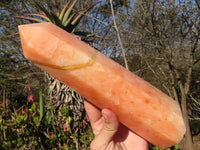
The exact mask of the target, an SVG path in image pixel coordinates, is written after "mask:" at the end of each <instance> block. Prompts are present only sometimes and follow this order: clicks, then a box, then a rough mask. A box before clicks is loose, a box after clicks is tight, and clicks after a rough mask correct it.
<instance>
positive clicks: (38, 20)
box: [15, 16, 45, 23]
mask: <svg viewBox="0 0 200 150" xmlns="http://www.w3.org/2000/svg"><path fill="white" fill-rule="evenodd" d="M15 18H20V19H26V20H30V21H35V22H38V23H42V22H45V21H43V20H41V19H37V18H33V17H24V16H15Z"/></svg>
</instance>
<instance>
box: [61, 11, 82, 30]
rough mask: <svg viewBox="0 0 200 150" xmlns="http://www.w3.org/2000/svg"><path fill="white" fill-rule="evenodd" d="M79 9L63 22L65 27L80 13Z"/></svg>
mask: <svg viewBox="0 0 200 150" xmlns="http://www.w3.org/2000/svg"><path fill="white" fill-rule="evenodd" d="M78 12H79V11H76V12H74V13H73V14H72V15H71V16H70V17H69V18H68V19H67V20H66V22H63V25H64V27H65V28H67V26H68V25H69V24H71V22H72V21H73V18H74V17H75V15H76V14H77V13H78Z"/></svg>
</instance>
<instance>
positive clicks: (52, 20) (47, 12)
mask: <svg viewBox="0 0 200 150" xmlns="http://www.w3.org/2000/svg"><path fill="white" fill-rule="evenodd" d="M35 5H36V6H37V7H38V8H39V9H40V10H42V11H43V12H44V13H45V15H46V16H47V17H48V18H49V19H50V21H51V22H52V23H55V22H54V19H53V17H52V16H51V14H50V12H49V11H48V10H46V9H45V8H44V7H42V6H41V5H40V4H39V3H37V2H35Z"/></svg>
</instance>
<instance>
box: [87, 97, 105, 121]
mask: <svg viewBox="0 0 200 150" xmlns="http://www.w3.org/2000/svg"><path fill="white" fill-rule="evenodd" d="M84 105H85V110H86V112H87V114H88V117H89V119H90V122H91V124H93V123H94V122H96V121H97V120H98V119H100V118H101V117H102V115H101V111H100V110H99V108H98V107H96V106H95V105H93V104H92V103H90V102H88V101H87V100H84Z"/></svg>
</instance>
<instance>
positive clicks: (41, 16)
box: [24, 14, 51, 22]
mask: <svg viewBox="0 0 200 150" xmlns="http://www.w3.org/2000/svg"><path fill="white" fill-rule="evenodd" d="M24 15H26V16H36V17H40V18H43V19H45V20H46V21H48V22H51V21H50V20H49V18H48V17H47V16H45V15H42V14H24Z"/></svg>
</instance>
